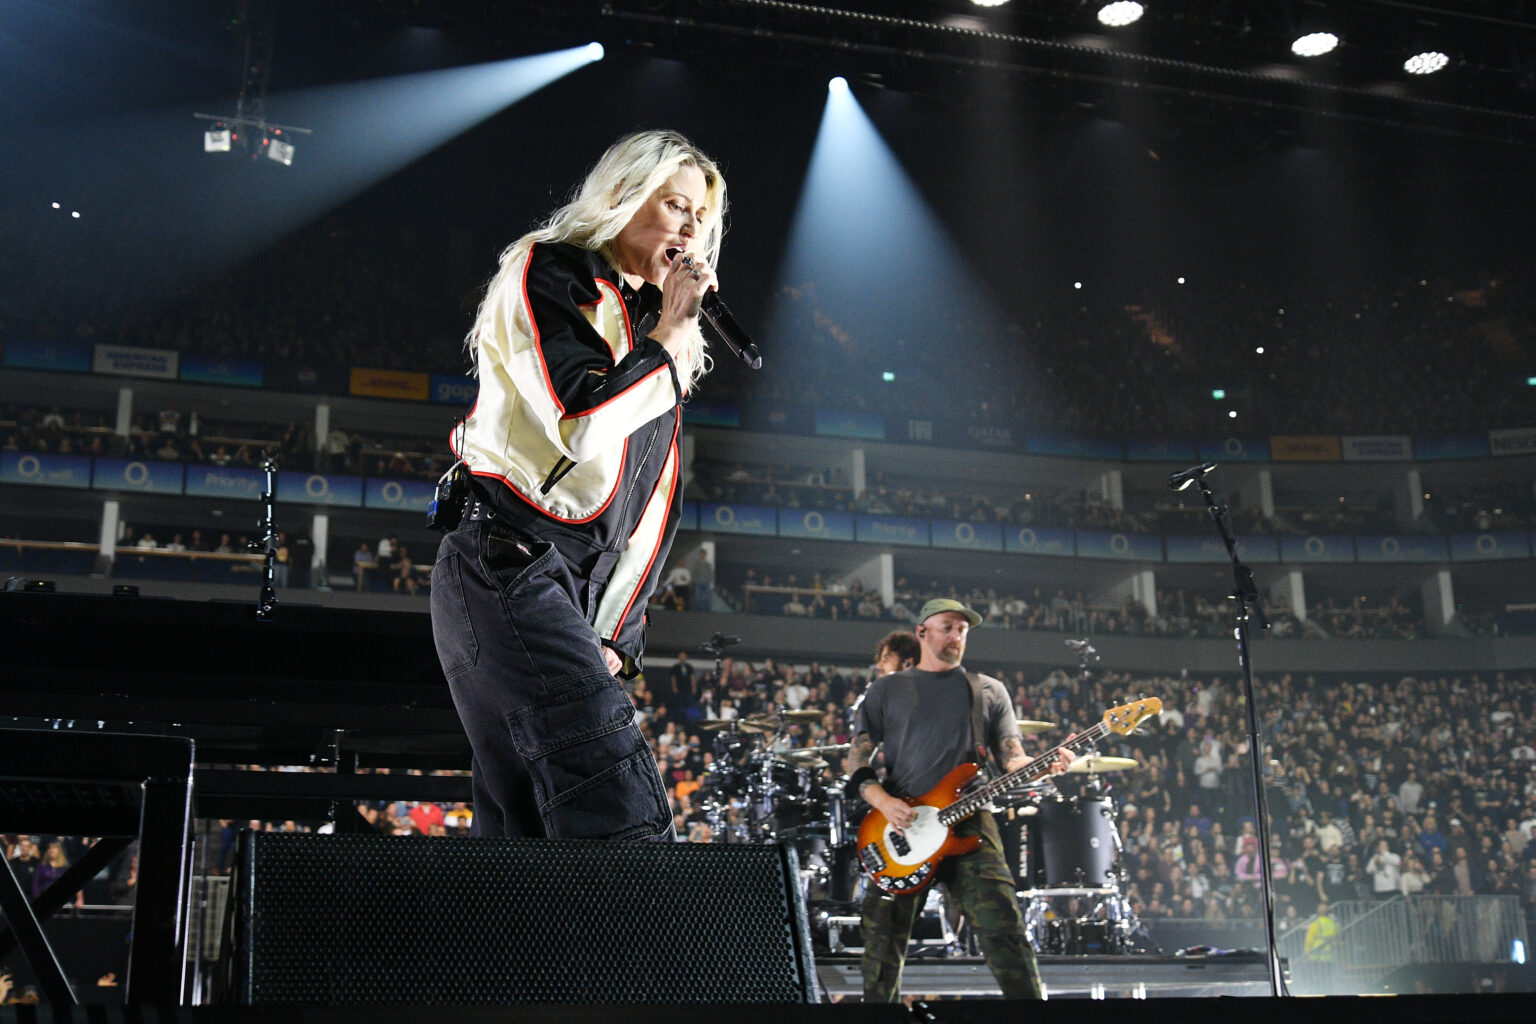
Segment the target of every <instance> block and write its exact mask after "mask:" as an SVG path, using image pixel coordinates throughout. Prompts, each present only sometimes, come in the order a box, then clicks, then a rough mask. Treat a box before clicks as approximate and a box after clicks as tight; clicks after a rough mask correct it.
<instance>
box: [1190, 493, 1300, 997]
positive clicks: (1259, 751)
mask: <svg viewBox="0 0 1536 1024" xmlns="http://www.w3.org/2000/svg"><path fill="white" fill-rule="evenodd" d="M1214 468H1215V466H1214V465H1212V464H1210V463H1206V464H1205V465H1203V466H1196V467H1194V468H1192V469H1189V470H1186V471H1185V472H1183V473H1176V474H1174V476H1173V477H1172V478H1171V479H1170V480H1169V481H1168V486H1169V487H1171V488H1172V489H1173V490H1176V491H1181V490H1183V489H1184V488H1185V487H1187V486H1189V484H1191V483H1194V484H1197V485H1198V486H1199V488H1200V496H1201V497H1203V498H1204V499H1205V507H1206V508H1207V509H1209V510H1210V513H1211V520H1212V521H1213V522H1214V523H1215V524H1216V529H1217V530H1218V531H1219V532H1220V533H1221V540H1222V543H1224V544H1226V546H1227V554H1228V555H1229V556H1231V558H1232V578H1233V580H1234V581H1235V583H1236V591H1235V593H1233V594H1232V599H1233V600H1234V601H1236V602H1237V618H1236V622H1237V626H1236V628H1235V629H1234V630H1233V636H1234V637H1235V638H1236V639H1237V661H1238V664H1239V666H1241V668H1242V675H1243V700H1244V702H1245V704H1246V705H1247V706H1246V708H1245V710H1246V712H1247V718H1248V761H1249V767H1251V768H1252V769H1253V797H1254V802H1255V806H1256V817H1257V818H1258V833H1259V870H1260V872H1261V874H1260V877H1261V878H1262V879H1263V888H1264V939H1265V942H1266V943H1267V945H1268V952H1269V994H1270V995H1272V996H1281V995H1287V996H1288V995H1290V992H1289V990H1288V989H1287V988H1286V985H1285V975H1284V972H1283V971H1282V970H1281V969H1280V952H1279V948H1278V946H1277V945H1276V943H1275V879H1274V873H1273V869H1272V867H1271V864H1270V852H1269V805H1268V801H1267V800H1266V799H1265V798H1264V768H1263V763H1264V760H1263V747H1262V745H1261V742H1260V739H1259V716H1258V711H1257V708H1256V704H1257V701H1256V700H1255V699H1254V698H1255V695H1254V692H1253V663H1252V660H1251V658H1250V656H1249V653H1250V652H1249V645H1248V640H1249V634H1248V625H1249V622H1250V621H1251V620H1252V619H1255V618H1257V619H1258V621H1259V628H1260V629H1268V628H1269V620H1268V619H1267V618H1265V616H1264V605H1263V603H1262V602H1261V601H1260V600H1259V591H1258V587H1256V586H1255V585H1254V582H1253V570H1252V569H1250V568H1248V566H1247V565H1245V564H1243V561H1242V559H1241V558H1239V557H1238V554H1237V541H1236V540H1234V539H1233V537H1232V530H1231V529H1230V527H1229V526H1228V525H1227V514H1228V509H1227V506H1226V505H1218V504H1217V503H1216V498H1215V496H1214V495H1212V494H1211V488H1210V485H1209V484H1207V483H1206V481H1205V474H1206V472H1207V471H1208V470H1210V469H1214Z"/></svg>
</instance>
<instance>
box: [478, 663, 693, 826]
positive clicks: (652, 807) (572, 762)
mask: <svg viewBox="0 0 1536 1024" xmlns="http://www.w3.org/2000/svg"><path fill="white" fill-rule="evenodd" d="M507 728H508V731H509V732H510V733H511V736H512V743H513V744H514V745H515V746H516V747H517V750H518V753H520V754H522V755H523V757H524V758H526V759H527V761H528V765H529V768H530V770H531V774H532V776H533V782H534V788H535V790H536V791H537V796H538V804H539V815H540V817H541V818H542V819H543V822H544V829H545V833H546V834H547V835H548V836H549V837H550V838H553V839H645V838H651V837H654V836H658V835H661V834H662V833H664V832H665V831H666V830H667V829H668V827H669V826H670V825H671V822H672V810H671V807H670V805H669V804H668V802H667V793H666V789H665V788H664V787H663V786H662V784H661V774H660V772H659V771H658V770H657V768H656V761H655V759H654V758H653V757H652V756H651V750H650V747H648V746H647V745H646V742H645V737H644V736H643V735H641V733H640V730H639V729H638V728H637V727H636V726H635V707H634V704H632V703H631V702H630V699H629V697H628V696H627V695H626V694H625V693H624V690H623V688H622V687H620V686H619V684H618V683H617V682H616V681H614V679H613V678H612V677H611V676H609V677H606V678H599V677H590V676H589V677H587V678H586V679H583V680H579V681H577V682H576V683H575V684H574V685H573V686H571V687H570V688H569V689H565V690H562V691H560V692H559V693H556V694H552V695H550V696H549V697H547V698H546V699H544V700H541V701H539V702H538V703H536V704H530V705H528V706H527V707H524V708H521V709H519V710H518V711H515V712H513V713H512V714H511V715H509V716H508V717H507Z"/></svg>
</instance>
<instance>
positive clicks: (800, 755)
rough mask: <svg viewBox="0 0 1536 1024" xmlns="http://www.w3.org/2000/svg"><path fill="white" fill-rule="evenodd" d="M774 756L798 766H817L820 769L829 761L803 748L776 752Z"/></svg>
mask: <svg viewBox="0 0 1536 1024" xmlns="http://www.w3.org/2000/svg"><path fill="white" fill-rule="evenodd" d="M774 757H776V758H778V759H779V760H780V761H787V762H789V763H790V764H792V765H794V766H795V767H796V768H815V769H818V770H819V769H822V768H825V767H826V766H827V762H825V761H823V760H822V759H821V758H819V757H817V756H816V755H815V754H811V753H807V752H806V751H803V750H784V751H780V752H779V753H777V754H775V755H774Z"/></svg>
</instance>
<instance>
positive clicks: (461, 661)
mask: <svg viewBox="0 0 1536 1024" xmlns="http://www.w3.org/2000/svg"><path fill="white" fill-rule="evenodd" d="M432 643H433V644H434V645H435V646H436V647H437V660H438V661H440V662H442V665H443V676H444V677H445V678H447V679H453V678H455V677H456V676H458V675H460V674H461V673H464V672H467V671H469V670H470V669H472V668H474V667H475V662H476V661H477V660H479V657H480V643H479V641H478V640H476V639H475V624H474V621H473V620H472V619H470V617H469V605H468V603H467V602H466V601H465V599H464V581H463V579H462V578H461V577H460V575H459V555H458V553H457V552H454V553H452V554H449V555H446V556H445V557H442V558H439V559H438V560H437V564H436V565H434V566H432Z"/></svg>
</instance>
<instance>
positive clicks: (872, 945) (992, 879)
mask: <svg viewBox="0 0 1536 1024" xmlns="http://www.w3.org/2000/svg"><path fill="white" fill-rule="evenodd" d="M955 834H956V835H962V836H974V835H980V836H981V846H980V847H979V848H978V849H977V850H976V852H974V853H968V854H966V855H964V856H962V857H948V858H946V859H945V860H944V861H942V862H941V863H940V864H939V869H938V872H937V879H938V881H939V883H940V884H942V885H943V886H944V888H945V889H946V890H948V892H949V898H950V899H951V900H953V901H954V902H955V903H956V904H958V905H959V908H960V912H961V913H963V914H964V915H965V917H966V920H967V921H969V922H970V925H971V930H972V931H973V932H974V933H975V934H976V937H977V939H978V940H979V941H980V943H981V952H982V955H983V956H985V957H986V960H987V966H988V967H989V968H991V969H992V976H993V977H995V978H996V979H997V983H998V984H999V985H1000V986H1002V989H1003V998H1005V999H1039V998H1040V971H1039V968H1038V967H1037V966H1036V964H1035V951H1034V949H1033V948H1031V947H1030V945H1029V941H1028V940H1027V939H1025V937H1024V915H1023V914H1021V913H1020V912H1019V901H1018V896H1017V895H1016V894H1017V888H1018V887H1017V885H1016V884H1015V882H1014V878H1013V875H1012V873H1010V872H1009V870H1008V862H1007V861H1006V860H1005V859H1004V858H1003V844H1002V839H1001V838H1000V837H999V836H998V832H997V822H996V821H994V820H993V819H992V815H991V814H990V813H988V812H986V811H982V812H980V813H979V814H976V815H975V816H973V817H970V818H967V819H966V820H965V821H962V822H961V823H960V824H958V825H956V826H955ZM927 895H928V893H927V890H926V889H925V890H923V891H922V892H918V893H909V894H906V895H901V896H893V895H891V894H889V893H885V892H882V891H881V890H880V889H878V888H877V887H875V886H873V885H871V886H870V887H869V891H868V893H866V894H865V897H864V907H863V911H864V961H863V965H862V966H863V973H864V1000H865V1002H870V1003H892V1002H895V1001H896V1000H897V999H898V998H900V996H901V968H902V963H903V962H904V961H905V959H906V954H907V943H908V941H910V939H911V937H912V926H913V924H914V923H915V922H916V920H917V914H918V911H919V910H920V909H921V907H922V905H923V902H924V900H925V899H926V897H927Z"/></svg>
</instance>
